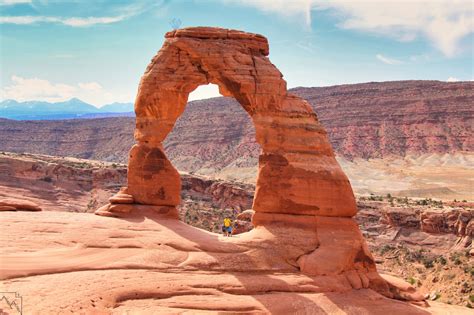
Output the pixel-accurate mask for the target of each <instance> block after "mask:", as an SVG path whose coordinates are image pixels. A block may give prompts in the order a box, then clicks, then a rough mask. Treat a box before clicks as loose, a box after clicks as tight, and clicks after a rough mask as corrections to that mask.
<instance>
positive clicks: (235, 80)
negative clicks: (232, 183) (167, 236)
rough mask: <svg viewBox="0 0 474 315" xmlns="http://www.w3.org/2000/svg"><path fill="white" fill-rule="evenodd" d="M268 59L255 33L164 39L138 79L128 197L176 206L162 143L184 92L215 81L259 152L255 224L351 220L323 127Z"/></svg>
mask: <svg viewBox="0 0 474 315" xmlns="http://www.w3.org/2000/svg"><path fill="white" fill-rule="evenodd" d="M268 54H269V47H268V42H267V40H266V38H265V37H263V36H261V35H258V34H251V33H245V32H241V31H236V30H228V29H221V28H205V27H196V28H186V29H179V30H176V31H173V32H169V33H167V34H166V36H165V42H164V44H163V47H162V48H161V49H160V51H159V52H158V53H157V55H156V56H155V57H154V58H153V59H152V61H151V63H150V64H149V66H148V67H147V69H146V71H145V73H144V75H143V77H142V79H141V81H140V86H139V90H138V95H137V98H136V103H135V113H136V130H135V139H136V140H137V142H138V143H137V144H136V145H135V146H134V147H133V148H132V150H131V151H130V160H129V173H128V193H129V194H131V195H132V196H133V198H134V200H135V202H136V203H139V204H146V205H159V206H171V207H173V206H177V205H178V204H179V203H180V189H181V182H180V176H179V174H178V172H177V171H176V169H175V168H174V167H173V166H172V165H171V163H170V162H169V161H168V159H167V158H166V155H165V153H164V151H163V146H162V142H163V140H164V139H165V138H166V136H167V135H168V134H169V133H170V131H171V130H172V128H173V126H174V124H175V122H176V120H177V119H178V117H179V116H180V115H181V114H182V112H183V111H184V108H185V105H186V103H187V99H188V95H189V93H190V92H192V91H193V90H194V89H196V88H197V87H198V86H200V85H204V84H209V83H214V84H217V85H218V86H219V90H220V92H221V94H223V95H225V96H232V97H234V98H235V99H237V101H238V102H239V103H240V104H241V106H242V107H243V108H244V109H245V110H246V111H247V113H248V114H249V116H250V118H251V119H252V122H253V124H254V125H255V129H256V140H257V142H258V143H259V144H260V146H261V148H262V152H261V155H260V158H259V172H258V178H257V184H256V191H255V198H254V203H253V209H254V210H255V211H256V216H255V217H254V223H255V224H257V225H258V224H264V221H265V220H274V216H273V217H272V214H299V215H314V216H339V217H341V216H342V217H351V216H353V215H355V213H356V204H355V199H354V195H353V192H352V189H351V186H350V183H349V181H348V179H347V177H346V176H345V174H344V173H343V172H342V170H341V168H340V166H339V165H338V163H337V161H336V159H335V157H334V153H333V151H332V148H331V145H330V143H329V141H328V138H327V135H326V132H325V130H324V128H323V127H322V126H321V124H320V123H319V121H318V119H317V116H316V114H315V113H314V112H313V110H312V109H311V106H310V105H309V104H308V103H307V102H306V101H304V100H302V99H300V98H298V97H296V96H294V95H291V94H289V93H288V92H287V89H286V82H285V80H284V79H283V75H282V74H281V72H280V71H279V70H278V69H277V68H276V67H275V66H274V65H273V64H272V63H271V62H270V60H269V58H268ZM229 123H230V122H229Z"/></svg>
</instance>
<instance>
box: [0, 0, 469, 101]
mask: <svg viewBox="0 0 474 315" xmlns="http://www.w3.org/2000/svg"><path fill="white" fill-rule="evenodd" d="M473 12H474V10H473V5H472V3H471V1H464V0H463V1H456V0H451V1H444V0H424V1H420V0H406V1H404V0H397V1H383V0H378V1H357V0H352V1H347V0H345V1H344V0H332V1H331V0H328V1H323V0H176V1H174V0H168V1H167V0H149V1H147V0H143V1H125V0H109V1H106V0H97V1H93V0H89V1H80V0H77V1H68V0H56V1H48V0H0V62H1V63H0V68H1V70H0V72H1V73H0V75H1V77H0V80H1V81H0V99H16V100H19V101H25V100H46V101H63V100H67V99H70V98H72V97H78V98H80V99H82V100H84V101H86V102H89V103H91V104H94V105H96V106H100V105H103V104H107V103H112V102H132V101H133V100H134V97H135V94H136V90H137V87H138V82H139V79H140V76H141V74H142V73H143V71H144V70H145V67H146V65H147V64H148V63H149V61H150V59H151V57H153V55H154V54H155V53H156V52H157V50H158V49H159V48H160V47H161V45H162V42H163V35H164V33H165V32H167V31H169V30H171V29H172V28H173V26H175V25H176V23H173V22H172V21H173V20H174V21H177V20H180V21H181V24H180V26H181V27H189V26H219V27H225V28H234V29H240V30H244V31H249V32H254V33H260V34H263V35H265V36H266V37H267V38H268V39H269V41H270V58H271V60H272V62H273V63H274V64H275V65H276V66H277V67H278V68H279V69H280V70H281V72H282V73H283V74H284V76H285V79H286V80H287V82H288V86H289V87H296V86H327V85H336V84H344V83H357V82H368V81H389V80H411V79H423V80H441V81H458V80H472V79H473V77H474V76H473V72H474V67H473V39H474V36H473V31H474V25H473V24H474V22H473V19H474V13H473ZM177 24H179V23H177ZM217 93H218V92H217V91H216V89H214V88H213V87H209V86H208V87H200V88H199V89H198V90H196V91H195V92H194V93H193V96H192V98H193V99H197V98H206V97H212V96H215V95H217Z"/></svg>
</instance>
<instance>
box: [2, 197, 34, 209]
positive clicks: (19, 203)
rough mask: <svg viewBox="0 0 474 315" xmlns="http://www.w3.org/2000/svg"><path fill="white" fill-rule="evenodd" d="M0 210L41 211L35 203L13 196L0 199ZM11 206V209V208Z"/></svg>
mask: <svg viewBox="0 0 474 315" xmlns="http://www.w3.org/2000/svg"><path fill="white" fill-rule="evenodd" d="M0 207H2V211H11V210H23V211H41V207H39V206H38V205H37V204H36V203H34V202H31V201H28V200H19V199H13V198H5V199H0ZM12 208H13V209H12Z"/></svg>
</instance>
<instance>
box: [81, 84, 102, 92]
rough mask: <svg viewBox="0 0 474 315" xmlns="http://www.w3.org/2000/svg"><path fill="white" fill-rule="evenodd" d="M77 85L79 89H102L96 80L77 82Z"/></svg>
mask: <svg viewBox="0 0 474 315" xmlns="http://www.w3.org/2000/svg"><path fill="white" fill-rule="evenodd" d="M78 86H79V87H80V88H81V89H84V90H86V91H100V90H102V85H100V84H99V83H97V82H88V83H79V84H78Z"/></svg>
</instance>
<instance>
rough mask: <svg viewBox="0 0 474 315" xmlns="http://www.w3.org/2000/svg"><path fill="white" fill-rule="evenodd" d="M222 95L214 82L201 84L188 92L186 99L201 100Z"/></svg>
mask: <svg viewBox="0 0 474 315" xmlns="http://www.w3.org/2000/svg"><path fill="white" fill-rule="evenodd" d="M218 96H222V95H221V94H220V93H219V87H218V86H217V85H215V84H208V85H201V86H198V88H197V89H195V90H194V91H192V92H191V93H189V97H188V101H195V100H203V99H206V98H211V97H218Z"/></svg>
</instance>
